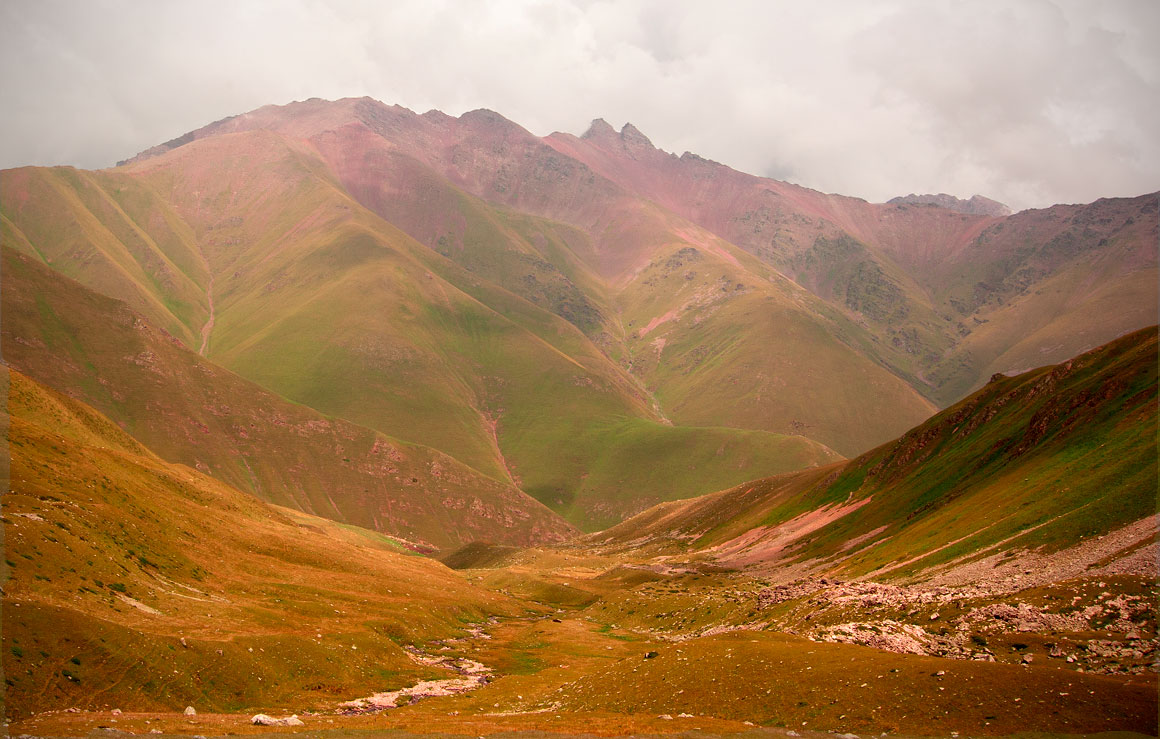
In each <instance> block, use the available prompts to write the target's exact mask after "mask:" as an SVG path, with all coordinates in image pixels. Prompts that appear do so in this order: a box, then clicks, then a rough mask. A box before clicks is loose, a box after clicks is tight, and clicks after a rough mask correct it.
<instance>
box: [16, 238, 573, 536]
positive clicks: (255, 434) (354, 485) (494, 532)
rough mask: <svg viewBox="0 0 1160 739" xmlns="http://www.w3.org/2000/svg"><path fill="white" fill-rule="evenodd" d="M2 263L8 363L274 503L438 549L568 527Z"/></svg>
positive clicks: (440, 458) (112, 306) (511, 492)
mask: <svg viewBox="0 0 1160 739" xmlns="http://www.w3.org/2000/svg"><path fill="white" fill-rule="evenodd" d="M3 257H4V261H3V310H4V325H3V351H4V356H5V358H6V360H7V361H8V363H9V364H10V366H12V367H14V368H16V369H19V370H21V371H23V372H26V373H28V374H29V375H31V376H33V377H35V378H36V379H38V380H39V381H41V382H44V383H47V384H48V385H50V386H52V387H54V388H58V389H60V390H62V391H66V392H68V393H70V394H72V395H74V396H76V397H79V398H82V399H84V400H85V401H86V402H88V403H91V404H92V405H94V406H95V407H97V408H99V409H100V410H101V411H102V412H104V413H105V414H107V415H108V416H109V417H110V418H112V419H114V420H115V421H116V422H117V423H119V424H120V425H121V426H122V427H123V428H124V429H125V430H126V431H128V432H129V433H131V434H133V435H134V436H136V437H137V438H139V439H141V440H142V441H144V442H145V443H147V444H148V445H149V446H150V447H151V448H152V449H154V450H155V451H156V452H158V453H159V454H161V455H162V456H164V457H165V458H166V459H168V460H171V461H174V462H181V463H184V464H187V465H189V466H191V467H194V466H195V467H197V468H198V469H200V470H202V471H203V472H206V473H208V474H211V475H213V476H214V477H216V478H217V479H219V480H221V481H223V482H225V483H227V484H230V485H233V486H234V487H237V488H238V489H240V490H245V491H247V492H250V493H252V494H253V495H255V496H257V497H259V498H262V499H264V500H267V501H269V502H272V503H277V504H279V505H283V506H288V507H292V508H297V509H300V510H303V511H306V512H308V513H313V514H316V515H320V516H324V517H326V518H331V519H334V520H337V521H341V522H346V523H353V524H357V525H359V526H364V527H366V528H370V529H375V530H378V531H382V532H385V533H388V534H392V535H396V536H401V537H405V538H407V539H411V540H414V541H417V542H422V543H424V544H425V545H426V546H431V547H435V548H440V549H442V548H446V547H454V546H458V545H460V544H463V543H466V542H468V541H472V540H474V539H491V540H495V541H501V542H508V543H513V544H529V543H533V542H537V541H547V540H552V539H554V538H558V537H561V536H566V535H568V534H569V533H570V529H569V527H568V526H567V525H566V524H564V522H563V521H561V520H560V519H559V518H558V517H557V516H555V515H554V514H553V513H551V512H550V511H548V510H547V509H545V508H544V507H543V506H542V505H540V504H539V503H537V502H536V501H534V500H531V499H529V498H528V497H527V496H526V495H524V494H523V493H521V492H520V491H518V490H516V489H515V488H514V487H512V486H511V485H510V484H505V483H502V482H499V481H497V480H494V479H491V478H489V477H486V476H484V475H482V474H480V473H479V472H476V471H475V470H473V469H471V468H468V467H466V466H464V465H462V464H461V463H459V462H457V461H456V460H454V459H452V458H450V457H448V456H446V455H444V454H442V453H441V452H438V451H436V450H434V449H430V448H427V447H423V446H418V445H415V444H408V443H405V442H402V441H399V440H398V439H394V438H389V437H386V436H383V435H381V434H378V433H376V432H374V431H372V430H370V429H367V428H364V427H360V426H356V425H354V424H351V423H348V422H345V421H342V420H340V419H335V418H328V417H326V416H323V415H321V414H319V413H318V412H316V411H313V410H311V409H309V408H307V407H304V406H301V405H296V404H294V403H290V402H287V401H285V400H283V399H282V398H280V397H278V396H276V395H274V394H272V393H270V392H268V391H265V390H263V389H261V388H259V387H257V386H256V385H254V384H253V383H251V382H249V381H247V380H244V379H242V378H241V377H238V376H237V375H234V374H233V373H231V372H229V371H227V370H224V369H222V368H220V367H218V366H216V365H214V364H212V363H210V362H208V361H206V360H203V359H201V358H200V357H198V356H197V355H196V354H194V353H193V352H191V351H189V350H188V349H186V348H185V347H183V346H182V345H180V344H179V343H177V342H175V341H174V340H173V339H172V338H170V337H167V336H165V335H163V334H162V333H161V332H160V331H158V330H157V329H155V328H153V327H152V326H150V325H149V324H148V323H147V322H145V321H144V320H143V319H141V318H140V317H139V316H137V315H135V314H134V313H133V312H132V311H130V310H129V309H128V308H127V307H126V306H125V305H124V304H123V303H120V302H118V301H115V300H113V299H111V298H106V297H104V296H101V295H98V294H96V293H94V292H92V291H90V290H88V289H86V288H84V287H83V286H81V285H79V284H77V283H74V282H72V281H71V280H68V279H66V278H63V277H61V276H60V275H58V274H56V273H54V272H53V271H52V270H50V269H48V268H47V267H45V266H43V265H41V264H39V263H37V262H34V261H33V260H31V259H29V258H27V257H24V256H22V255H19V254H17V253H15V252H13V251H11V250H8V249H5V250H4V252H3ZM464 511H471V512H472V514H471V515H469V516H468V515H463V512H464Z"/></svg>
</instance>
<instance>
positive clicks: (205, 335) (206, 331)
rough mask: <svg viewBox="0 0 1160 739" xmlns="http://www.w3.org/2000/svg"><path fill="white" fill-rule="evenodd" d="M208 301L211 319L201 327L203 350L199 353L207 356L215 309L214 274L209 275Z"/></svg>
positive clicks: (198, 351)
mask: <svg viewBox="0 0 1160 739" xmlns="http://www.w3.org/2000/svg"><path fill="white" fill-rule="evenodd" d="M205 297H206V300H207V301H208V302H209V318H208V319H206V322H205V325H204V326H202V327H201V348H200V349H198V350H197V353H198V354H200V355H201V356H203V357H204V356H205V349H206V347H207V346H209V335H210V334H211V333H212V332H213V322H214V309H213V273H212V272H211V273H210V275H209V286H208V287H207V288H206V291H205Z"/></svg>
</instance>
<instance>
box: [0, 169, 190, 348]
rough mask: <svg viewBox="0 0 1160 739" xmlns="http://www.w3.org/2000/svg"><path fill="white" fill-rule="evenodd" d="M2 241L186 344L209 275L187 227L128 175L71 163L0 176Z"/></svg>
mask: <svg viewBox="0 0 1160 739" xmlns="http://www.w3.org/2000/svg"><path fill="white" fill-rule="evenodd" d="M0 215H2V217H3V221H2V231H0V233H2V234H3V237H4V243H5V244H6V245H9V246H12V247H14V248H17V249H20V250H21V251H23V252H25V253H26V254H29V255H31V256H36V257H38V258H40V259H42V260H44V261H45V262H46V263H49V264H51V265H52V266H53V267H54V268H55V269H57V270H59V271H61V272H62V273H64V274H65V275H68V276H70V277H73V278H74V279H79V280H83V281H85V282H86V284H89V285H90V286H92V287H93V288H94V289H96V290H99V291H100V292H103V293H105V294H108V295H115V296H117V297H120V298H121V299H123V300H125V301H126V302H128V303H129V304H130V305H131V306H133V308H134V309H135V310H137V311H139V312H140V313H142V314H144V315H146V316H148V317H149V319H150V320H152V321H153V322H154V323H156V324H157V325H158V326H161V327H163V328H165V329H166V330H167V331H169V332H170V333H172V334H173V335H175V336H178V337H179V338H181V339H182V340H183V341H186V342H187V343H190V344H193V343H194V340H195V337H196V336H197V334H198V331H199V330H200V327H201V325H202V324H203V323H204V322H205V320H206V318H207V316H208V306H207V304H206V295H205V289H206V284H207V282H208V274H207V270H206V267H205V263H204V261H203V260H202V258H201V255H200V254H199V253H198V251H197V247H196V245H195V244H194V242H193V238H192V233H191V232H190V229H189V228H188V226H186V225H185V224H184V223H183V222H182V221H181V220H180V219H179V218H177V217H176V215H175V214H174V213H173V211H172V209H171V208H170V207H169V206H168V205H167V204H166V203H164V202H162V201H161V199H160V198H158V197H157V196H156V194H155V193H153V192H152V191H150V190H149V189H148V188H144V187H142V186H141V185H140V183H138V182H136V181H134V180H133V179H132V178H129V177H123V176H118V175H115V174H109V173H93V172H85V171H83V170H76V169H73V168H71V167H54V168H34V167H26V168H23V169H18V170H7V171H5V172H4V173H3V174H2V175H0Z"/></svg>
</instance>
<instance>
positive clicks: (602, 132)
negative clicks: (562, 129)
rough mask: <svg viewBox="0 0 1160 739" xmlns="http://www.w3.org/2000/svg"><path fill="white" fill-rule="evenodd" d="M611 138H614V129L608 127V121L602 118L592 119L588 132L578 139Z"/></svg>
mask: <svg viewBox="0 0 1160 739" xmlns="http://www.w3.org/2000/svg"><path fill="white" fill-rule="evenodd" d="M613 136H616V129H615V128H613V127H612V126H610V125H608V121H606V120H604V119H603V118H593V119H592V123H591V124H589V126H588V130H587V131H585V132H584V135H583V136H581V137H580V138H582V139H604V138H609V137H613Z"/></svg>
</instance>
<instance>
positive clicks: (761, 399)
mask: <svg viewBox="0 0 1160 739" xmlns="http://www.w3.org/2000/svg"><path fill="white" fill-rule="evenodd" d="M620 299H621V301H622V304H623V305H624V315H625V317H626V327H627V328H628V329H629V330H631V331H632V332H633V333H632V334H631V335H630V348H631V351H632V353H633V354H632V357H633V366H634V370H635V371H637V372H638V373H639V374H640V375H641V376H642V377H643V378H644V379H645V381H646V382H647V384H648V385H649V387H650V388H653V389H654V390H655V392H656V394H657V397H658V399H659V401H660V403H661V405H662V407H664V408H665V410H666V412H668V413H669V414H670V415H671V416H672V418H673V419H674V420H677V421H680V422H683V423H689V424H698V425H710V424H713V423H723V424H726V425H730V426H738V427H743V428H752V429H759V428H764V429H771V430H776V431H779V432H781V433H792V434H801V435H803V436H807V437H809V438H813V439H817V440H819V441H821V442H822V443H824V444H826V445H827V446H829V447H831V448H833V449H835V450H836V451H838V452H839V453H842V454H847V455H850V454H856V453H857V452H858V451H859V450H863V449H866V448H868V447H871V446H873V445H875V444H879V443H881V442H882V441H883V440H885V439H888V438H891V437H893V436H896V435H897V434H899V433H901V432H902V431H903V430H905V429H906V428H909V427H910V426H912V425H914V424H916V423H919V422H921V421H922V420H924V419H926V418H927V417H929V415H930V414H931V413H932V412H933V411H934V407H933V406H932V405H930V404H929V403H928V402H926V401H925V400H923V399H922V398H921V397H920V396H919V395H918V394H917V393H916V392H915V391H914V390H913V389H912V388H910V387H909V386H907V385H906V383H905V382H904V381H903V380H901V379H899V378H898V377H897V376H895V375H893V374H891V373H890V372H889V371H888V370H886V369H884V368H883V367H881V366H879V365H877V364H875V363H873V362H871V361H869V360H867V359H866V358H865V355H864V354H861V353H859V352H857V351H855V350H853V349H852V348H851V346H850V344H849V343H847V342H846V341H845V340H844V337H847V336H853V335H856V334H857V328H856V327H854V326H853V325H851V324H850V322H849V321H848V320H846V319H844V318H843V317H842V316H841V315H840V314H838V313H837V312H835V311H833V310H832V309H829V308H827V307H826V306H825V305H824V304H823V303H822V301H820V300H818V299H816V298H814V297H813V296H811V295H809V294H808V293H807V292H806V291H804V290H802V289H801V288H798V287H797V286H796V285H793V284H792V283H790V282H789V281H788V280H785V279H784V278H782V277H780V276H779V275H777V274H776V273H773V271H772V270H770V269H769V268H768V267H765V266H764V265H761V264H760V263H759V262H757V260H756V259H754V258H753V257H750V256H748V255H746V254H744V253H743V252H741V251H740V250H738V249H736V248H734V247H732V246H730V245H728V244H725V243H724V242H720V241H718V240H715V239H712V237H709V239H708V240H706V241H703V242H700V243H698V245H697V246H690V245H689V242H688V241H685V242H676V243H674V244H672V245H670V246H668V247H667V248H665V249H662V250H660V251H659V253H658V254H657V255H656V256H655V257H654V258H653V259H652V260H651V262H650V263H649V264H648V266H647V267H646V268H645V269H643V270H641V271H640V272H639V273H638V275H637V276H636V277H635V279H634V280H633V282H632V283H631V284H629V285H628V286H627V287H626V288H625V289H624V291H623V292H622V294H621V298H620Z"/></svg>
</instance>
